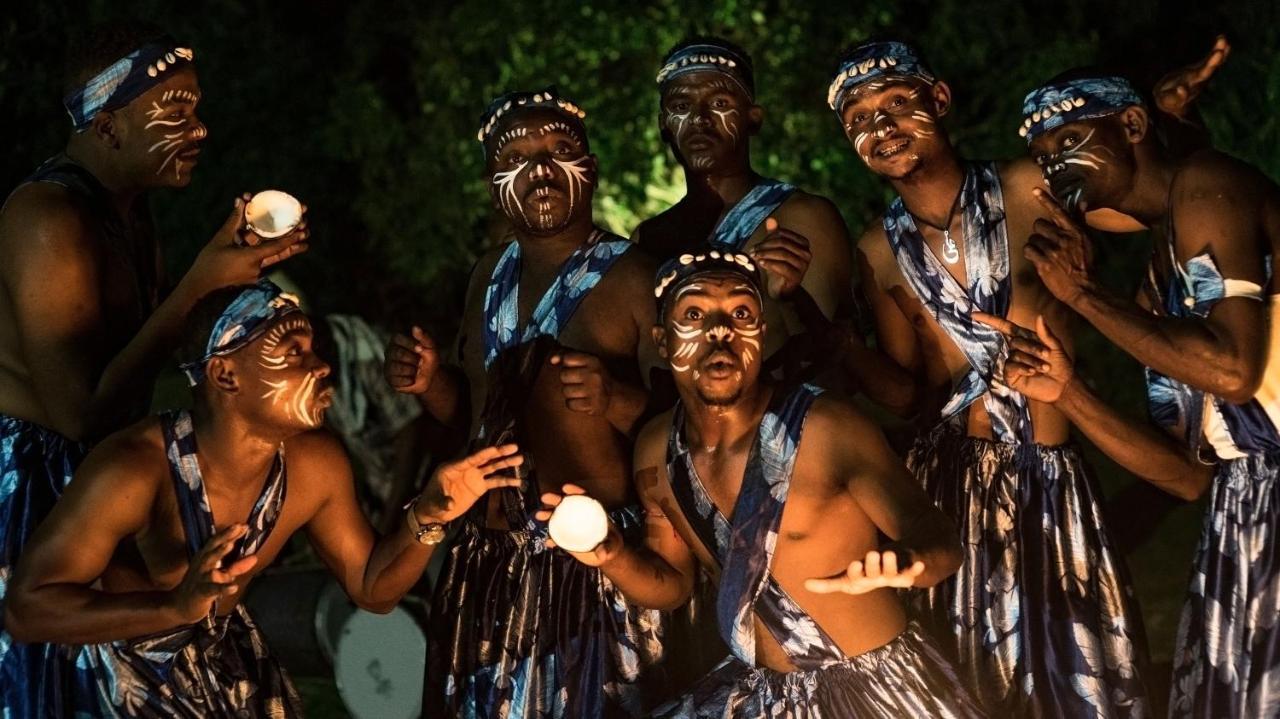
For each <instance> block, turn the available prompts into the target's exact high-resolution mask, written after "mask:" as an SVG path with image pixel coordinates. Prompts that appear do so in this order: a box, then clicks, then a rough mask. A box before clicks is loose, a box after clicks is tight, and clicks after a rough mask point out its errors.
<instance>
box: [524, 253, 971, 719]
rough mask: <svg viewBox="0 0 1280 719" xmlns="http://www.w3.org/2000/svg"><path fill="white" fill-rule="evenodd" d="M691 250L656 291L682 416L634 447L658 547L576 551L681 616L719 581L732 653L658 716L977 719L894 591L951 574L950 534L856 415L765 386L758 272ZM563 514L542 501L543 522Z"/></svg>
mask: <svg viewBox="0 0 1280 719" xmlns="http://www.w3.org/2000/svg"><path fill="white" fill-rule="evenodd" d="M696 252H697V254H695V255H690V256H687V257H683V258H680V259H677V260H672V261H670V262H668V263H667V264H666V265H664V267H663V269H662V270H660V272H659V275H658V282H657V287H656V289H655V294H656V295H657V297H658V304H659V310H658V312H659V316H660V317H661V318H662V324H661V325H659V326H656V327H654V329H653V337H654V341H655V342H656V343H657V345H658V348H659V354H660V355H661V356H662V357H663V358H664V359H666V360H667V362H668V364H669V366H670V368H671V370H672V373H673V375H674V377H675V381H676V387H677V389H678V391H679V393H680V402H679V404H677V405H676V407H675V409H674V410H672V411H669V412H666V413H664V414H662V415H660V416H658V417H656V418H654V420H653V421H651V422H650V423H649V424H648V425H646V426H645V428H644V430H643V431H642V432H641V434H640V438H639V440H638V441H637V444H636V462H635V466H636V468H637V470H636V485H637V488H638V490H639V491H640V493H641V499H642V501H643V502H644V505H645V510H646V512H647V517H648V519H647V524H648V531H647V539H646V543H645V545H644V546H643V547H635V546H632V545H628V544H626V543H624V542H623V541H621V536H620V534H619V532H618V531H617V529H616V528H611V530H610V533H609V536H608V537H607V538H606V540H605V541H604V542H602V543H601V544H600V546H598V547H597V548H596V549H595V550H594V551H592V552H587V553H579V554H574V555H573V556H575V557H576V558H578V559H579V560H580V561H582V562H584V563H585V564H588V565H591V566H599V567H600V569H601V570H602V571H603V572H604V574H605V576H607V577H609V579H610V580H612V581H613V582H614V584H615V585H616V586H618V587H619V588H621V589H622V591H623V592H624V593H625V594H626V595H627V596H628V597H630V598H631V599H632V601H635V602H636V603H638V604H642V605H645V606H653V607H661V608H670V607H675V606H678V605H680V604H681V603H682V602H684V601H685V599H686V598H687V597H688V596H689V594H690V592H691V591H692V589H693V582H694V576H695V572H696V571H697V567H698V565H699V564H701V565H703V566H705V567H706V568H708V569H709V570H711V571H712V572H713V573H714V574H715V576H716V579H717V584H718V586H719V592H718V596H717V602H716V610H717V612H716V613H717V617H718V620H719V627H720V632H721V635H722V636H723V637H724V639H725V642H726V643H727V644H728V645H729V646H730V647H731V650H732V653H733V655H732V656H731V657H729V658H727V659H725V660H724V661H723V662H721V663H720V664H719V665H718V666H717V667H716V668H715V669H714V670H712V672H711V673H710V674H709V675H708V676H706V677H705V678H704V679H702V680H701V681H700V682H699V683H698V684H697V685H696V686H694V687H693V689H692V690H691V691H690V692H689V693H688V694H687V695H685V696H683V697H681V698H680V699H678V700H677V701H675V702H673V703H671V704H669V705H667V706H666V707H663V708H661V709H659V710H658V712H657V716H671V717H686V718H687V717H726V718H728V717H742V718H744V719H745V718H746V717H762V716H769V717H810V716H818V715H821V716H833V717H835V716H839V717H849V718H851V719H852V718H855V717H883V716H941V717H960V716H980V715H981V712H980V710H979V709H978V705H977V703H976V700H975V699H973V698H972V697H971V696H970V695H969V694H968V691H967V690H966V689H965V688H964V687H963V685H962V684H961V682H960V679H959V678H958V676H957V675H956V673H955V671H954V670H953V669H952V668H951V665H950V664H949V663H948V662H947V660H946V659H944V658H943V656H942V654H941V653H940V651H939V650H938V649H937V647H936V646H935V645H934V644H933V642H932V640H930V639H929V638H927V637H926V636H925V635H924V634H923V633H922V632H921V631H920V629H919V627H917V626H916V625H915V624H914V623H912V622H910V621H908V619H907V616H906V613H905V611H904V609H903V606H902V604H901V603H900V602H899V600H898V597H897V596H896V594H895V591H894V589H895V588H903V587H912V586H922V587H923V586H931V585H933V584H936V583H937V582H939V581H940V580H942V579H944V578H945V577H947V576H948V575H950V574H951V573H953V572H955V570H956V568H957V567H958V566H959V563H960V549H959V547H958V546H957V542H956V539H955V532H954V527H953V525H952V524H951V522H950V521H948V520H947V518H946V517H944V516H943V515H942V514H941V512H939V511H938V510H937V509H936V508H935V507H933V506H932V505H931V504H930V503H929V500H928V498H927V497H925V495H924V493H923V492H922V491H921V490H920V489H919V487H918V486H917V485H916V484H915V482H913V481H912V479H911V477H910V476H909V475H908V474H907V473H906V472H905V471H904V468H903V467H902V464H901V462H900V461H899V460H898V458H897V457H895V456H894V454H893V452H892V450H890V449H889V447H888V445H887V444H886V442H885V440H884V438H883V436H882V435H881V434H880V432H879V430H878V429H877V428H876V427H875V425H874V424H872V423H871V422H870V420H868V419H867V418H866V417H864V416H863V415H861V414H859V413H858V411H857V410H856V409H854V408H853V406H852V405H850V404H849V403H847V402H845V401H843V400H839V399H835V398H830V397H829V396H819V395H820V393H821V391H820V390H817V389H815V388H814V387H812V386H810V385H800V386H798V387H796V388H795V389H793V390H784V389H779V388H777V387H776V386H775V385H774V384H772V383H770V382H768V381H762V375H761V368H762V366H763V362H762V358H761V356H760V348H761V345H762V343H763V341H764V338H765V337H764V336H765V334H766V331H765V330H766V327H765V322H764V319H763V316H762V312H763V307H762V303H761V294H762V292H761V287H762V283H761V281H760V277H759V275H758V273H757V272H756V269H755V265H754V264H753V262H752V260H751V259H750V258H749V257H748V256H747V255H744V254H737V253H723V254H722V253H720V252H719V251H718V250H714V249H712V248H710V247H705V248H704V249H702V250H696ZM564 489H565V491H566V492H571V493H575V494H576V493H581V492H582V491H583V490H582V488H580V487H576V486H572V485H569V486H566V487H565V488H564ZM560 500H561V496H560V495H559V494H554V493H548V494H547V495H544V497H543V501H544V502H545V504H546V508H545V509H544V511H543V513H542V514H541V515H540V516H542V517H544V518H545V517H548V516H549V515H550V510H551V509H552V508H554V507H555V506H557V505H558V504H559V503H560ZM879 533H884V534H885V535H886V536H887V537H888V538H889V543H888V544H886V545H883V546H882V545H881V544H880V540H879V536H878V535H879Z"/></svg>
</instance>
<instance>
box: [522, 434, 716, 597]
mask: <svg viewBox="0 0 1280 719" xmlns="http://www.w3.org/2000/svg"><path fill="white" fill-rule="evenodd" d="M666 422H670V415H669V414H662V415H659V416H658V417H656V418H655V419H654V421H653V422H650V423H649V425H647V426H646V427H645V428H644V430H643V431H642V432H641V435H640V439H639V440H638V441H637V442H636V461H635V466H636V467H637V469H636V474H635V481H636V490H637V492H638V493H639V495H640V501H641V503H642V504H643V506H644V510H645V541H644V544H643V545H642V546H636V545H633V544H629V543H627V542H625V541H623V538H622V534H621V533H620V532H619V531H618V528H617V527H615V526H613V524H612V523H610V525H609V535H608V537H606V538H605V540H604V541H603V542H601V544H600V546H598V547H596V548H595V550H594V551H591V552H569V554H570V555H571V556H573V558H575V559H577V560H578V561H580V562H582V563H583V564H586V565H587V566H591V567H599V568H600V571H602V572H604V575H605V576H606V577H608V578H609V581H611V582H613V584H614V585H615V586H616V587H618V589H619V590H621V591H622V593H623V594H624V595H626V597H627V599H629V600H631V601H632V602H633V603H635V604H638V605H640V606H642V607H649V608H652V609H663V610H671V609H675V608H677V607H679V606H681V605H683V604H684V603H685V602H687V601H689V597H690V595H692V594H693V587H694V582H695V580H696V579H697V571H698V566H697V559H696V558H695V557H694V555H693V552H692V551H691V550H690V549H689V545H687V544H685V542H684V539H682V538H681V537H680V534H679V532H677V531H676V530H675V527H674V525H673V524H672V522H671V518H670V513H672V512H676V511H678V510H677V509H676V505H675V498H674V497H673V496H672V495H671V490H670V485H668V484H667V480H666V478H665V475H666V471H665V469H664V468H663V467H662V466H661V465H660V462H662V461H663V460H662V458H663V448H664V446H665V445H664V442H663V440H664V439H665V437H666V433H665V431H664V429H665V426H666V424H665V423H666ZM564 491H565V493H566V494H583V493H584V492H583V490H582V488H580V487H577V486H574V485H572V484H569V485H565V486H564ZM560 500H561V495H559V494H555V493H550V492H549V493H546V494H543V495H542V501H543V503H544V505H545V506H544V508H543V509H542V510H541V511H540V512H539V513H538V515H537V516H538V518H539V519H541V520H543V521H546V520H547V519H549V518H550V517H551V512H552V511H553V510H554V509H555V507H556V506H557V505H558V504H559V503H560ZM548 543H549V544H550V545H551V546H555V544H554V542H550V540H548Z"/></svg>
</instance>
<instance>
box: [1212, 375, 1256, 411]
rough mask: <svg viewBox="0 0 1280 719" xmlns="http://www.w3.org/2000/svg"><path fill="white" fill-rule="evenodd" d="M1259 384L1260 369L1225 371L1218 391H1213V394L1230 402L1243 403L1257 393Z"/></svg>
mask: <svg viewBox="0 0 1280 719" xmlns="http://www.w3.org/2000/svg"><path fill="white" fill-rule="evenodd" d="M1261 386H1262V372H1261V371H1257V372H1250V371H1247V370H1240V371H1236V372H1230V373H1227V374H1226V376H1224V377H1223V378H1222V381H1221V382H1220V384H1219V388H1218V391H1216V392H1214V394H1216V395H1218V396H1219V397H1221V398H1223V399H1225V400H1226V401H1228V402H1230V403H1231V404H1244V403H1246V402H1248V401H1249V400H1251V399H1253V398H1254V397H1255V396H1256V395H1257V394H1258V388H1259V387H1261Z"/></svg>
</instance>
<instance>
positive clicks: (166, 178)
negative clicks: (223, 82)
mask: <svg viewBox="0 0 1280 719" xmlns="http://www.w3.org/2000/svg"><path fill="white" fill-rule="evenodd" d="M200 97H201V94H200V84H199V82H198V80H197V77H196V73H195V70H194V69H191V68H184V69H182V70H181V71H179V72H176V73H174V74H173V76H171V77H169V78H167V79H166V80H165V81H164V82H162V83H160V84H159V85H156V86H155V87H153V88H151V89H150V90H147V91H146V92H144V93H143V94H141V95H139V96H138V97H137V98H135V99H134V100H133V102H131V103H129V105H128V111H129V114H130V125H131V126H132V127H131V130H132V131H131V132H130V133H129V135H128V137H129V144H130V146H131V147H132V148H133V152H132V153H131V154H133V155H134V156H135V157H137V163H138V166H139V168H140V173H141V174H142V175H144V177H145V180H146V181H147V182H146V184H148V185H150V186H157V187H186V186H187V185H188V184H190V183H191V171H192V170H193V169H194V168H195V165H196V162H197V159H198V157H199V155H200V144H201V143H202V142H203V141H204V139H205V138H206V137H207V136H208V134H209V131H208V129H207V128H206V127H205V126H204V123H202V122H200V118H198V117H197V116H196V106H197V105H198V104H199V103H200Z"/></svg>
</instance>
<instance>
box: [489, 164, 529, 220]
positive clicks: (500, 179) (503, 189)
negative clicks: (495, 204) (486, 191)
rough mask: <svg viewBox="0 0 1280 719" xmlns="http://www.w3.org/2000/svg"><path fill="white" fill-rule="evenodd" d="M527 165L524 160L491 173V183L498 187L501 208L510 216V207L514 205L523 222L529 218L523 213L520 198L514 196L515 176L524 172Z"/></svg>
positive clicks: (511, 212)
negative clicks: (503, 169)
mask: <svg viewBox="0 0 1280 719" xmlns="http://www.w3.org/2000/svg"><path fill="white" fill-rule="evenodd" d="M528 166H529V161H528V160H526V161H524V162H522V163H520V164H519V165H517V166H516V167H515V168H514V169H511V170H507V171H506V172H495V173H493V184H494V185H496V186H497V188H498V199H499V201H500V202H501V203H502V209H503V210H504V211H506V213H507V216H508V217H510V216H511V215H512V214H513V211H512V207H513V206H514V208H515V209H516V210H519V211H520V217H522V218H523V219H524V221H525V222H528V221H529V218H528V217H527V216H526V215H525V214H524V206H523V205H522V204H521V203H520V198H518V197H516V177H517V176H519V174H520V173H521V172H524V171H525V168H527V167H528Z"/></svg>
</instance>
